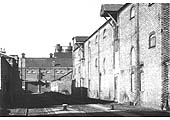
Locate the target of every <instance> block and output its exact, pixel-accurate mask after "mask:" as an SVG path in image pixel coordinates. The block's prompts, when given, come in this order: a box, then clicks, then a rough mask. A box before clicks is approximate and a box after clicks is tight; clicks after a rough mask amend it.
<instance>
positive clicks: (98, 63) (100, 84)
mask: <svg viewBox="0 0 170 120" xmlns="http://www.w3.org/2000/svg"><path fill="white" fill-rule="evenodd" d="M99 35H100V34H99ZM99 35H98V37H97V38H98V74H99V99H101V73H100V40H99V39H100V36H99Z"/></svg>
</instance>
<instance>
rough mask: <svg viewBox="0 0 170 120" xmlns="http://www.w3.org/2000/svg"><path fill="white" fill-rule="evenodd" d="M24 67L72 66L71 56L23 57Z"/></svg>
mask: <svg viewBox="0 0 170 120" xmlns="http://www.w3.org/2000/svg"><path fill="white" fill-rule="evenodd" d="M25 66H26V67H54V66H55V67H72V58H25Z"/></svg>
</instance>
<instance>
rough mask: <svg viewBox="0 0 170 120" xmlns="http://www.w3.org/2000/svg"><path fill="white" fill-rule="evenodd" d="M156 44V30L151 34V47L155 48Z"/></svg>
mask: <svg viewBox="0 0 170 120" xmlns="http://www.w3.org/2000/svg"><path fill="white" fill-rule="evenodd" d="M155 46H156V35H155V31H152V32H151V33H150V34H149V48H153V47H155Z"/></svg>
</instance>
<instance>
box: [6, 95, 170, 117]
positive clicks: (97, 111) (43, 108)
mask: <svg viewBox="0 0 170 120" xmlns="http://www.w3.org/2000/svg"><path fill="white" fill-rule="evenodd" d="M64 103H67V104H68V107H67V110H63V106H62V104H64ZM112 103H113V102H112ZM112 103H109V102H107V101H101V100H95V99H89V98H84V99H81V98H76V97H73V96H66V95H62V94H59V93H46V94H34V95H27V96H20V97H18V99H17V102H16V104H15V106H13V107H11V108H10V109H9V110H10V114H9V116H65V117H66V116H91V117H95V116H98V117H99V116H109V117H110V116H112V117H121V116H123V117H124V116H128V117H129V116H130V117H140V116H154V117H156V116H159V117H161V116H168V117H169V116H170V113H169V112H166V111H159V110H154V109H148V108H142V107H135V106H127V105H120V104H116V103H114V110H111V104H112Z"/></svg>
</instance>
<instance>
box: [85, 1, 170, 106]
mask: <svg viewBox="0 0 170 120" xmlns="http://www.w3.org/2000/svg"><path fill="white" fill-rule="evenodd" d="M169 9H170V5H169V3H135V4H132V3H128V4H124V5H120V4H118V5H117V4H109V5H108V4H105V5H102V7H101V14H100V15H101V17H104V18H106V20H107V22H106V23H105V24H104V25H102V26H101V27H100V28H99V29H98V30H97V31H96V32H94V33H93V34H92V35H91V36H90V37H89V38H88V39H87V40H86V41H85V43H84V50H85V76H86V77H85V81H86V82H85V84H84V86H85V87H86V88H88V96H89V97H93V98H100V99H108V100H116V101H118V102H119V103H130V104H133V105H142V106H146V107H153V108H158V109H160V108H162V109H164V108H168V106H169V105H168V103H169V102H170V97H169V93H170V85H169V84H170V80H169V79H170V78H169V76H170V74H169V57H170V54H169V53H170V49H169V47H170V46H169V44H170V41H169V40H170V33H169V29H170V26H169V25H170V20H169V16H170V10H169ZM108 17H109V18H110V19H109V20H108ZM105 28H106V29H107V30H108V31H110V32H108V34H106V35H107V36H105V31H106V30H105ZM106 38H107V39H106Z"/></svg>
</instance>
